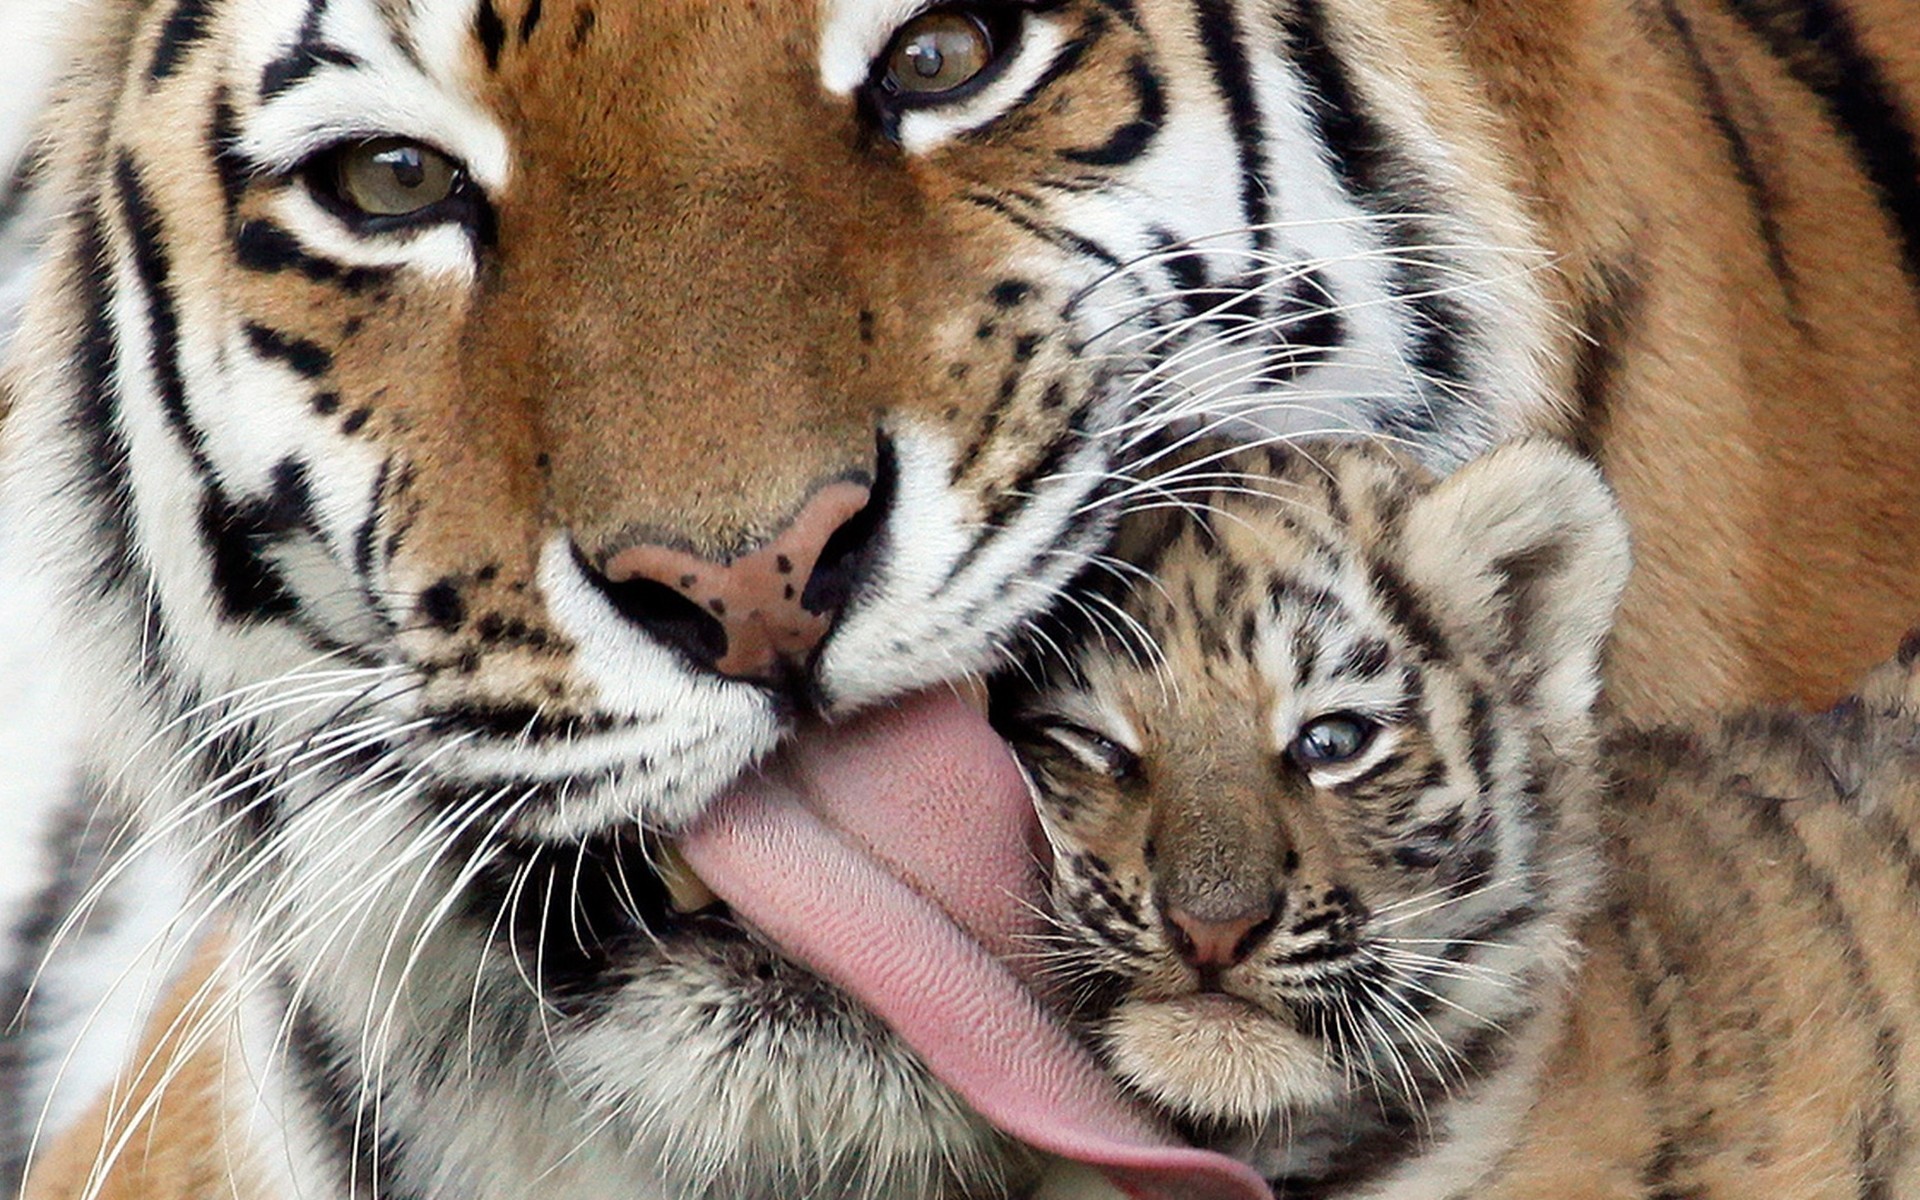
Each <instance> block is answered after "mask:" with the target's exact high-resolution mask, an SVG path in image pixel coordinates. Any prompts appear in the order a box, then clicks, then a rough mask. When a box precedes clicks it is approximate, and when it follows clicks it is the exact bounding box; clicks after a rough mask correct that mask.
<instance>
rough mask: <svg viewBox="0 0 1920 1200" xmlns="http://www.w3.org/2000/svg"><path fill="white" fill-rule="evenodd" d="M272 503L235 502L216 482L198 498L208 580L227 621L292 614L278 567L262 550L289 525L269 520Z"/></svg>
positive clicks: (288, 593)
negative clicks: (207, 564) (217, 486)
mask: <svg viewBox="0 0 1920 1200" xmlns="http://www.w3.org/2000/svg"><path fill="white" fill-rule="evenodd" d="M276 507H277V505H276V504H275V502H274V501H273V500H272V499H269V500H266V501H264V502H259V501H256V502H249V503H240V504H236V503H234V502H233V501H231V500H229V499H227V497H226V496H224V495H222V494H221V492H220V490H219V489H218V488H208V489H206V490H205V491H204V492H203V493H202V495H201V499H200V537H201V540H202V541H203V542H204V543H205V544H206V547H207V555H208V558H209V560H210V562H209V569H210V572H211V574H210V576H209V579H208V584H209V585H210V586H211V588H212V590H213V594H214V596H215V598H216V599H217V600H218V601H219V604H220V612H221V615H223V616H224V617H226V618H227V619H228V620H230V621H258V620H268V619H271V618H274V617H285V616H289V615H291V614H292V613H293V612H294V611H295V609H296V607H297V605H296V602H295V600H294V596H293V593H292V592H291V591H290V590H289V589H288V588H287V585H286V582H285V580H283V579H282V578H281V577H280V573H279V572H278V571H276V570H274V569H273V567H272V566H271V565H270V564H269V563H268V561H267V559H266V558H265V557H264V555H263V553H262V552H263V551H264V550H266V549H268V548H270V547H272V546H274V545H276V544H278V543H279V542H281V541H283V540H284V539H285V537H286V534H287V532H288V530H287V529H286V528H284V527H282V526H280V525H279V524H278V523H277V522H275V521H274V520H273V517H274V515H275V509H276Z"/></svg>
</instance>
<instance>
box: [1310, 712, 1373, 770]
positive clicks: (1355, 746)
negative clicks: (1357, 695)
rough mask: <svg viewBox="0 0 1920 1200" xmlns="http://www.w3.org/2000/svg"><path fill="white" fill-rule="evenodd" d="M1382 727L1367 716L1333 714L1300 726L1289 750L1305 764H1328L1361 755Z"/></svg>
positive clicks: (1326, 765) (1349, 759)
mask: <svg viewBox="0 0 1920 1200" xmlns="http://www.w3.org/2000/svg"><path fill="white" fill-rule="evenodd" d="M1378 728H1379V726H1378V725H1375V724H1374V723H1373V722H1372V721H1369V720H1367V719H1366V718H1365V717H1359V716H1355V715H1354V714H1352V713H1333V714H1330V715H1328V716H1324V717H1317V718H1315V719H1314V720H1311V721H1308V722H1307V723H1306V724H1305V725H1302V726H1301V727H1300V732H1299V733H1297V734H1295V735H1294V738H1293V744H1292V745H1290V746H1288V747H1287V749H1288V751H1289V752H1290V753H1291V754H1292V755H1293V757H1294V761H1296V762H1298V763H1299V764H1300V765H1301V766H1303V767H1328V766H1334V765H1336V764H1339V763H1343V762H1350V761H1352V760H1353V759H1355V758H1357V757H1359V754H1360V752H1361V751H1362V750H1365V749H1366V748H1367V743H1369V742H1371V741H1373V735H1374V731H1375V730H1377V729H1378Z"/></svg>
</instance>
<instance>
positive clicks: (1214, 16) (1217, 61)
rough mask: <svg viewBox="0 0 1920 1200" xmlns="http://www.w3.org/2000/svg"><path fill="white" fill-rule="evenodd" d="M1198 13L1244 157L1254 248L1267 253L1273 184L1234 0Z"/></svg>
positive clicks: (1203, 4) (1214, 0)
mask: <svg viewBox="0 0 1920 1200" xmlns="http://www.w3.org/2000/svg"><path fill="white" fill-rule="evenodd" d="M1195 8H1196V10H1197V13H1198V20H1199V29H1198V33H1199V36H1200V44H1201V46H1202V47H1203V48H1204V49H1205V50H1206V54H1207V65H1208V66H1209V67H1211V68H1212V69H1213V82H1214V86H1215V88H1216V89H1217V90H1218V91H1219V93H1220V99H1221V101H1222V102H1223V103H1224V104H1225V105H1226V108H1227V123H1228V125H1229V126H1230V127H1231V129H1232V131H1233V140H1234V143H1235V145H1236V146H1238V147H1239V151H1240V208H1241V211H1242V212H1243V213H1244V214H1245V216H1246V220H1247V224H1248V225H1249V226H1250V227H1253V229H1254V233H1253V244H1254V248H1255V249H1256V250H1260V249H1265V248H1266V246H1267V245H1268V243H1269V242H1270V241H1271V239H1272V231H1271V230H1269V229H1265V228H1263V226H1265V225H1266V224H1267V223H1268V219H1269V211H1270V209H1269V202H1268V198H1267V193H1268V190H1269V189H1270V188H1271V187H1272V186H1273V180H1272V179H1270V178H1268V173H1267V148H1266V137H1265V134H1264V133H1263V132H1262V130H1261V122H1260V111H1259V109H1258V108H1257V107H1256V106H1255V104H1254V96H1253V71H1252V68H1251V67H1250V66H1249V65H1248V63H1247V50H1246V44H1245V41H1244V39H1243V38H1242V36H1241V32H1240V24H1239V21H1238V20H1237V19H1236V18H1235V16H1234V13H1233V0H1197V3H1196V5H1195Z"/></svg>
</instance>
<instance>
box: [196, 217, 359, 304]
mask: <svg viewBox="0 0 1920 1200" xmlns="http://www.w3.org/2000/svg"><path fill="white" fill-rule="evenodd" d="M233 255H234V258H235V259H236V260H237V261H238V262H239V263H240V265H241V266H243V267H245V268H246V269H247V270H249V271H260V272H263V273H266V274H272V273H274V272H278V271H298V272H300V274H302V275H305V276H306V277H307V278H308V279H311V280H313V281H314V282H315V283H328V284H338V285H339V286H340V287H342V288H344V289H346V290H347V291H349V292H364V291H367V290H369V289H371V288H373V287H376V286H378V285H379V284H381V283H384V282H386V281H387V280H389V279H390V278H392V276H393V270H392V268H390V267H343V266H341V265H340V264H338V263H336V262H334V261H333V260H331V259H326V258H321V257H319V256H318V255H314V254H309V253H308V252H307V249H306V247H304V246H302V245H301V244H300V241H299V239H297V238H295V237H294V236H293V234H291V233H289V232H288V231H287V230H285V229H283V228H281V227H280V226H279V225H276V224H274V223H273V222H272V221H268V220H264V219H260V220H252V221H243V222H241V224H240V227H239V228H238V229H237V230H235V231H234V235H233Z"/></svg>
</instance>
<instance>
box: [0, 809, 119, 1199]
mask: <svg viewBox="0 0 1920 1200" xmlns="http://www.w3.org/2000/svg"><path fill="white" fill-rule="evenodd" d="M103 803H104V801H103V800H102V799H101V797H100V796H98V795H97V794H96V793H95V791H94V789H93V788H92V787H91V786H90V781H87V780H76V781H75V783H74V784H73V785H72V787H71V789H70V791H69V794H68V796H67V798H66V800H65V801H64V802H63V803H62V804H61V806H60V808H59V811H58V812H57V814H56V815H55V816H54V819H53V823H52V826H51V828H50V829H49V830H48V832H47V835H46V837H45V838H44V840H43V841H42V843H41V853H40V854H39V856H38V858H39V868H40V871H41V877H42V878H43V879H44V880H45V882H44V883H43V884H42V885H41V886H40V887H39V888H37V889H35V891H34V892H33V894H32V896H31V897H30V898H29V899H28V900H27V902H26V904H25V905H24V906H23V907H22V908H21V909H19V910H18V915H17V917H16V919H15V921H14V923H13V924H12V926H11V927H10V928H9V929H8V934H9V937H8V944H7V950H8V953H9V954H10V955H11V956H12V957H11V959H10V960H9V961H8V962H7V963H6V964H5V970H4V971H3V972H0V1193H4V1194H7V1195H14V1194H17V1193H18V1190H19V1187H20V1183H21V1181H22V1179H23V1178H24V1177H25V1175H26V1168H27V1151H28V1148H29V1147H30V1146H31V1145H32V1143H33V1134H34V1126H35V1124H36V1122H37V1119H38V1117H39V1114H40V1104H39V1097H38V1096H35V1095H31V1094H30V1093H29V1092H28V1090H27V1089H28V1083H29V1072H31V1071H32V1070H33V1068H34V1067H35V1066H37V1065H43V1064H37V1063H36V1062H35V1060H34V1059H33V1058H32V1057H31V1053H32V1051H33V1049H34V1048H35V1038H34V1037H33V1029H34V1027H33V1023H32V1021H31V1020H30V1019H29V1017H30V1016H31V1015H32V1014H31V1013H30V1012H29V1009H28V998H29V996H30V995H32V992H33V987H34V983H35V981H36V980H37V979H39V977H40V968H41V966H42V964H43V963H45V961H46V959H47V956H48V954H50V953H51V952H52V951H53V950H54V949H55V948H56V947H55V942H54V937H55V935H56V934H57V933H58V932H59V930H60V927H61V926H62V925H63V924H64V923H65V922H66V920H67V918H68V917H69V916H70V915H71V914H72V913H73V910H74V906H75V905H76V904H78V903H79V902H80V899H81V897H82V896H83V895H84V894H85V893H86V891H87V889H88V888H89V887H90V886H91V885H92V884H93V882H94V881H95V880H97V879H98V878H99V877H100V871H101V868H102V866H103V865H104V861H105V854H106V851H107V849H108V847H109V846H110V845H111V844H112V842H113V840H114V829H113V823H112V822H110V821H103V820H102V819H101V817H100V814H101V811H102V809H101V805H102V804H103ZM13 836H15V837H17V836H18V834H17V833H16V834H14V835H13ZM113 907H114V895H113V893H112V892H111V891H110V892H109V893H108V894H107V896H106V897H105V900H104V903H103V904H101V905H100V908H101V915H102V917H103V918H106V919H105V921H104V923H105V924H106V925H107V926H109V927H111V926H112V925H113V923H114V922H113V921H112V920H111V912H110V910H111V909H112V908H113ZM98 932H100V931H99V930H97V929H96V928H95V926H94V925H92V924H89V925H86V926H82V927H80V928H78V929H76V930H74V931H73V932H72V934H70V935H69V940H68V943H67V945H66V946H65V947H64V951H65V953H67V954H68V955H73V954H78V953H84V952H85V950H86V946H87V943H88V941H89V940H90V939H89V936H88V935H89V933H98ZM106 932H107V933H110V932H111V930H110V929H109V930H108V931H106ZM63 999H67V998H63V997H60V996H57V995H46V994H42V995H41V997H40V998H39V1000H38V1001H37V1002H35V1005H34V1008H35V1009H36V1010H49V1009H50V1010H51V1012H52V1015H53V1016H54V1017H56V1018H57V1017H60V1016H65V1015H67V1014H65V1013H62V1012H61V1011H60V1003H61V1001H62V1000H63ZM46 1049H48V1050H49V1051H50V1052H51V1053H52V1054H53V1055H55V1056H57V1055H58V1054H59V1053H60V1051H61V1050H63V1049H64V1047H46Z"/></svg>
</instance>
